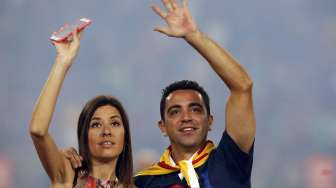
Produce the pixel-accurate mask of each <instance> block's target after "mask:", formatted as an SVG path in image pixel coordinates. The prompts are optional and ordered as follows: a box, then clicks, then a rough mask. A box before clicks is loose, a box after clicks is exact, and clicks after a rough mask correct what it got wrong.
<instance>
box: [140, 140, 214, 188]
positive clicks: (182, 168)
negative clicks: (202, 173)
mask: <svg viewBox="0 0 336 188" xmlns="http://www.w3.org/2000/svg"><path fill="white" fill-rule="evenodd" d="M213 149H215V145H214V144H213V142H212V141H210V140H209V141H207V143H206V145H205V146H204V147H203V148H201V149H200V150H198V151H197V153H195V154H194V155H193V157H192V160H191V162H190V161H188V160H181V161H179V162H178V164H177V165H174V162H173V161H172V160H171V146H169V147H168V148H167V149H166V150H165V151H164V152H163V154H162V156H161V158H160V162H158V163H156V164H154V165H153V166H151V167H149V168H147V169H145V170H143V171H141V172H139V173H138V174H137V175H136V176H144V175H164V174H170V173H173V172H181V173H182V175H183V177H184V178H185V179H186V181H187V184H188V186H189V187H192V188H193V187H199V184H198V177H197V174H196V172H195V170H194V169H196V168H198V167H200V166H202V165H203V164H204V163H205V162H206V161H207V159H208V158H209V154H210V152H211V151H212V150H213Z"/></svg>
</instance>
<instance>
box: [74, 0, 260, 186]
mask: <svg viewBox="0 0 336 188" xmlns="http://www.w3.org/2000/svg"><path fill="white" fill-rule="evenodd" d="M162 1H163V4H164V6H165V8H166V9H167V11H166V12H164V11H162V10H161V9H160V8H159V7H158V6H153V7H152V8H153V11H154V12H155V13H156V14H158V15H159V16H160V17H161V18H162V19H164V20H165V21H166V23H167V26H166V27H156V28H155V31H158V32H160V33H162V34H165V35H167V36H170V37H176V38H182V39H183V40H185V41H186V42H188V43H189V44H190V45H191V46H192V47H193V48H195V49H196V50H197V51H198V52H199V53H200V54H201V55H202V56H203V57H204V58H205V59H206V60H207V62H208V63H209V64H210V66H211V67H212V68H213V70H214V71H215V72H216V73H217V75H218V76H219V77H220V78H221V79H222V80H223V82H224V83H225V84H226V85H227V86H228V88H229V90H230V95H229V98H228V101H227V103H226V111H225V131H224V132H223V135H222V138H221V140H220V142H219V145H218V146H217V148H215V146H214V144H213V143H212V142H211V141H207V133H208V131H209V130H211V128H212V122H213V116H212V115H211V112H210V104H209V97H208V95H207V93H206V92H205V91H204V89H203V88H202V87H201V86H199V85H198V84H197V83H196V82H193V81H187V80H183V81H179V82H175V83H173V84H171V85H169V86H168V87H166V88H165V89H164V90H163V95H162V99H161V103H160V112H161V120H160V121H159V128H160V129H161V132H162V133H163V134H164V135H167V136H168V138H169V140H170V144H171V145H170V146H169V147H168V148H167V149H166V150H165V151H164V153H163V155H162V157H161V159H160V161H159V162H158V163H157V164H155V165H153V166H152V167H150V168H148V169H146V170H144V171H141V172H139V173H138V174H137V175H136V177H135V184H136V186H138V187H139V188H141V187H144V188H154V187H155V188H157V187H170V188H172V187H191V188H197V187H202V188H211V187H212V188H226V187H227V188H249V187H251V181H250V179H251V171H252V161H253V143H254V137H255V132H256V122H255V116H254V112H253V103H252V80H251V78H250V77H249V75H248V74H247V73H246V71H245V70H244V69H243V68H242V66H241V65H240V64H239V63H238V62H237V61H236V60H235V59H234V58H233V57H232V56H231V55H230V54H229V53H228V52H227V51H226V50H225V49H223V48H221V47H220V46H219V45H218V44H217V43H215V42H214V41H213V40H211V39H210V38H209V37H207V36H206V35H205V34H204V33H202V32H200V31H199V30H198V27H197V25H196V23H195V22H194V20H193V18H192V16H191V14H190V12H189V9H188V1H187V0H182V5H179V4H178V3H177V2H176V0H162ZM68 151H69V152H70V151H71V150H68ZM71 153H72V154H71ZM69 159H70V160H72V164H73V166H76V164H80V159H79V157H78V156H76V154H75V152H74V151H72V152H70V154H69Z"/></svg>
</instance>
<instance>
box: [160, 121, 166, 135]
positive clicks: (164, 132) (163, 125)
mask: <svg viewBox="0 0 336 188" xmlns="http://www.w3.org/2000/svg"><path fill="white" fill-rule="evenodd" d="M158 127H159V128H160V130H161V133H162V135H163V136H167V131H166V125H165V124H164V121H163V120H160V121H159V122H158Z"/></svg>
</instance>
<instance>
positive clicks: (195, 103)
mask: <svg viewBox="0 0 336 188" xmlns="http://www.w3.org/2000/svg"><path fill="white" fill-rule="evenodd" d="M189 106H190V107H193V106H198V107H201V108H203V106H202V104H201V103H198V102H192V103H190V104H189Z"/></svg>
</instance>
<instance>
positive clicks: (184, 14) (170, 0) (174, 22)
mask: <svg viewBox="0 0 336 188" xmlns="http://www.w3.org/2000/svg"><path fill="white" fill-rule="evenodd" d="M163 2H164V4H165V6H166V8H167V10H168V11H167V13H164V12H163V11H162V10H161V9H160V8H159V7H158V6H153V10H154V12H156V13H157V14H158V15H159V16H160V17H161V18H163V19H164V20H165V21H166V23H167V26H166V27H156V28H155V30H156V31H159V32H161V33H164V34H166V35H168V36H173V37H184V36H186V35H187V34H188V33H192V32H195V31H196V30H197V26H196V24H195V22H194V21H193V19H192V16H191V14H190V12H189V10H188V7H187V3H186V1H184V2H183V6H178V5H177V3H176V2H175V0H164V1H163Z"/></svg>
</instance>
